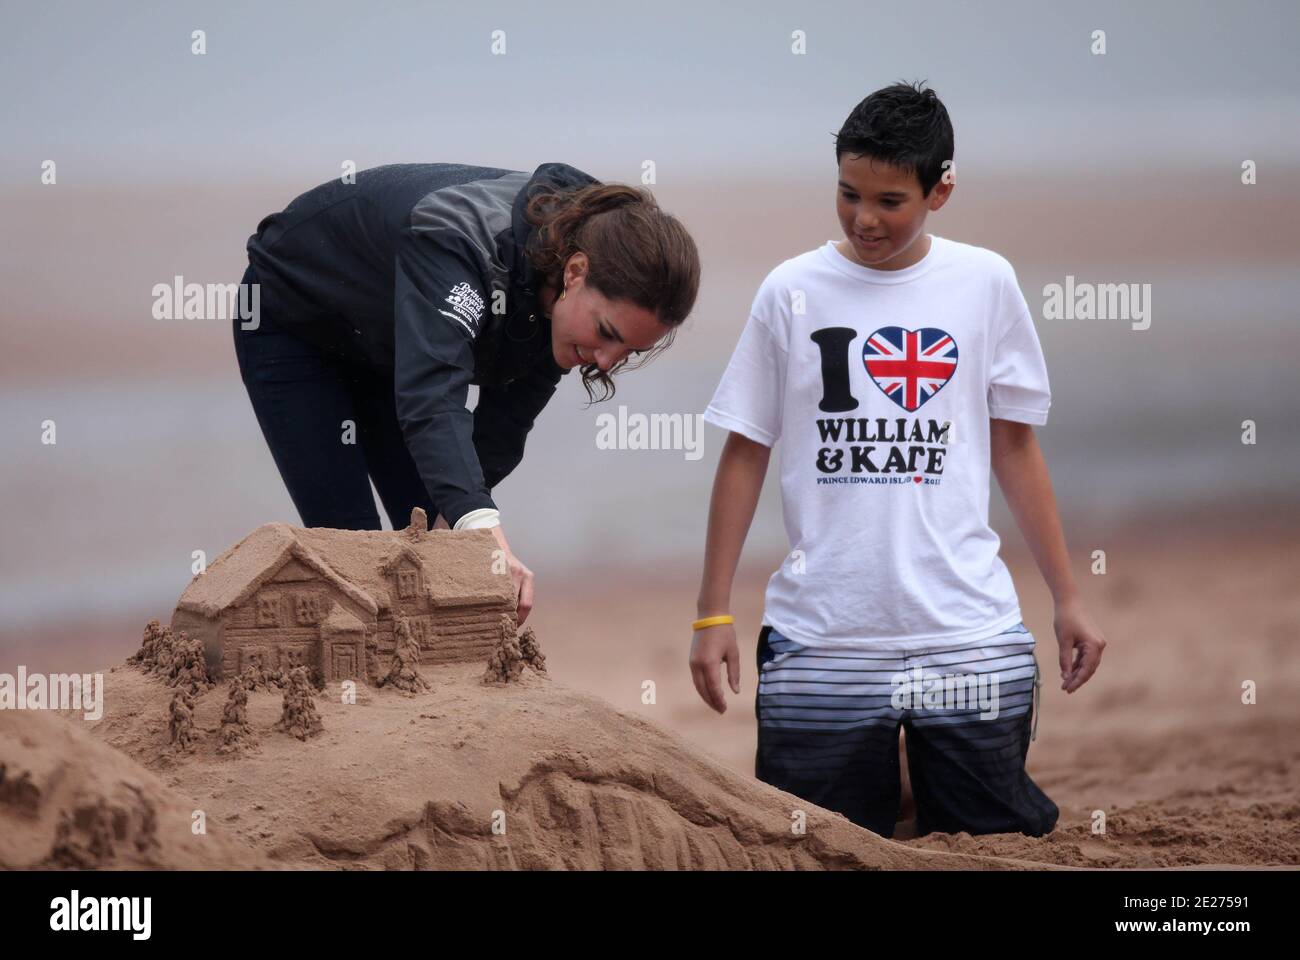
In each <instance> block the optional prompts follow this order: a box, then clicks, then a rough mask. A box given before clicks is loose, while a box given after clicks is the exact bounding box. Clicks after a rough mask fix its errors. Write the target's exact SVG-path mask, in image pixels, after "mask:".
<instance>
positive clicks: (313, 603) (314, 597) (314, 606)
mask: <svg viewBox="0 0 1300 960" xmlns="http://www.w3.org/2000/svg"><path fill="white" fill-rule="evenodd" d="M320 608H321V602H320V596H319V595H318V594H315V593H312V594H308V595H307V596H303V597H298V598H297V610H298V622H299V623H303V624H312V623H318V622H319V621H320V615H321V610H320Z"/></svg>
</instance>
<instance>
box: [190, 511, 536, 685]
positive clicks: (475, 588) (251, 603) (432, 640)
mask: <svg viewBox="0 0 1300 960" xmlns="http://www.w3.org/2000/svg"><path fill="white" fill-rule="evenodd" d="M503 616H505V617H508V618H509V619H510V620H511V622H512V623H513V621H514V618H515V590H514V585H513V582H512V580H511V577H510V574H509V570H508V568H507V566H506V564H505V563H503V562H501V557H500V550H499V548H498V544H497V541H496V538H495V537H493V536H492V534H491V532H490V531H488V530H430V529H429V523H428V516H427V515H426V513H425V512H424V510H422V509H420V508H419V507H417V508H415V509H414V510H412V511H411V522H410V525H409V526H407V527H406V528H405V529H403V530H396V531H383V530H331V529H323V528H304V527H293V526H290V525H289V524H286V523H268V524H265V525H263V526H261V527H258V528H257V529H256V530H254V531H253V532H252V533H250V534H249V535H248V536H247V537H245V538H244V539H243V540H241V541H240V542H239V543H237V544H235V545H234V546H233V547H231V548H230V549H229V550H227V551H225V552H224V553H223V554H221V555H220V556H219V557H217V558H216V559H215V560H213V561H212V563H211V564H210V565H209V566H208V568H207V570H206V571H204V572H203V573H201V574H198V575H197V576H195V577H194V579H193V580H191V581H190V584H189V586H188V587H186V589H185V592H184V593H183V594H182V595H181V598H180V601H179V603H177V605H176V611H175V613H174V614H173V615H172V620H171V630H172V632H173V633H175V634H176V635H180V634H182V632H183V633H184V634H186V635H188V637H189V638H191V640H197V641H198V643H199V644H200V645H201V648H202V651H203V656H204V659H205V661H206V668H207V670H206V672H207V676H206V677H205V678H204V679H205V680H210V681H215V680H219V679H227V678H230V677H233V676H238V675H241V674H243V673H244V671H245V669H246V668H249V667H252V668H253V670H254V671H255V672H256V673H257V674H258V675H259V676H267V675H269V676H276V675H280V674H288V673H289V672H291V671H292V670H293V669H294V668H296V667H299V666H302V667H306V668H307V669H308V671H309V672H310V673H311V674H312V675H313V678H314V679H316V680H317V681H318V682H319V683H330V682H334V681H340V680H349V679H355V680H361V681H365V682H367V683H370V684H372V685H375V686H378V685H379V683H380V681H381V679H382V678H386V677H387V676H389V674H390V672H391V669H392V667H393V662H394V660H395V659H396V657H397V646H398V643H399V641H400V640H401V639H402V638H401V637H400V636H399V635H398V632H397V624H398V623H399V622H400V621H402V620H403V619H404V620H405V621H406V623H407V625H408V627H409V632H410V637H411V640H412V641H413V642H414V644H416V645H418V648H419V663H421V664H436V663H456V662H473V661H479V662H483V663H486V662H487V661H488V660H489V659H490V658H491V656H492V654H493V651H494V650H495V648H496V645H497V641H498V638H499V637H500V620H501V618H502V617H503ZM399 672H401V670H400V668H399ZM186 679H188V676H187V678H186Z"/></svg>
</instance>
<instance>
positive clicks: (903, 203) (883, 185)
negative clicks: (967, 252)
mask: <svg viewBox="0 0 1300 960" xmlns="http://www.w3.org/2000/svg"><path fill="white" fill-rule="evenodd" d="M839 172H840V177H839V184H838V185H837V186H836V193H835V197H836V199H835V209H836V213H837V214H838V215H839V218H840V229H841V230H843V231H844V236H845V237H846V238H847V239H848V242H847V243H844V242H841V243H840V245H839V250H840V252H841V253H843V254H844V255H845V256H846V257H848V258H849V259H851V260H855V261H857V262H858V263H860V264H862V265H863V266H867V267H873V268H875V269H877V270H901V269H903V268H904V267H910V266H911V265H912V264H914V263H917V262H918V261H920V260H921V258H922V257H924V256H925V255H926V253H928V252H929V247H928V244H926V243H924V242H922V243H918V242H917V241H918V240H920V239H921V238H922V237H923V234H924V230H925V218H926V216H927V215H928V214H929V213H930V211H932V210H938V209H939V208H940V207H942V206H943V205H944V204H945V203H947V202H948V197H949V196H950V195H951V194H952V188H953V184H951V183H944V182H943V181H942V180H940V181H939V182H938V183H936V184H935V185H934V187H933V189H931V190H930V195H929V196H928V197H923V196H922V195H921V181H920V180H919V179H918V178H917V176H916V174H915V173H906V172H904V171H902V170H900V169H899V168H898V167H896V166H894V165H893V164H890V163H885V162H884V161H883V160H876V159H873V158H871V157H866V156H857V155H856V154H853V153H845V154H844V155H843V156H842V157H840V168H839Z"/></svg>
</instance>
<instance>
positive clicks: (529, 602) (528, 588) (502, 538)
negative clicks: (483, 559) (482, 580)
mask: <svg viewBox="0 0 1300 960" xmlns="http://www.w3.org/2000/svg"><path fill="white" fill-rule="evenodd" d="M489 529H491V531H492V536H494V537H496V538H497V543H499V544H501V549H502V550H504V551H505V558H506V562H507V563H508V564H509V565H510V579H511V580H512V581H514V585H515V600H516V604H517V611H518V612H517V614H516V620H517V621H518V623H519V625H520V626H523V624H524V621H525V620H527V619H528V614H529V613H530V612H531V611H532V609H533V571H531V570H529V569H528V568H527V567H525V566H524V565H523V564H522V563H520V562H519V558H518V557H516V556H515V555H514V552H513V551H512V550H511V549H510V544H509V543H507V542H506V535H505V531H504V530H502V529H501V524H497V525H496V526H495V527H491V528H489Z"/></svg>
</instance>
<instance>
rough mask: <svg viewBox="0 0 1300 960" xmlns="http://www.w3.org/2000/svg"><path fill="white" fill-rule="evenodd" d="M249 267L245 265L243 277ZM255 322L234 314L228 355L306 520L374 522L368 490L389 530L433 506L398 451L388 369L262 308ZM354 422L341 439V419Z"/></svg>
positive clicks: (348, 525) (369, 525)
mask: <svg viewBox="0 0 1300 960" xmlns="http://www.w3.org/2000/svg"><path fill="white" fill-rule="evenodd" d="M255 280H256V275H255V274H254V273H253V268H252V267H251V266H250V267H249V268H248V270H247V271H246V272H245V273H244V279H243V282H244V283H253V282H255ZM259 314H260V315H259V320H260V323H259V325H258V328H257V329H256V330H242V329H240V323H241V321H240V319H239V317H238V316H236V317H235V320H234V335H235V356H236V357H237V358H238V360H239V372H240V375H241V376H242V377H243V380H244V386H245V387H247V388H248V398H249V399H250V400H251V401H252V402H253V412H254V413H255V414H256V415H257V422H258V423H259V424H260V425H261V427H262V435H263V436H264V437H266V443H267V445H268V446H269V447H270V448H271V456H272V457H273V458H274V459H275V465H276V467H278V468H279V470H280V476H281V478H282V479H283V480H284V485H285V486H286V487H288V489H289V496H290V497H292V498H293V505H294V506H295V507H297V508H298V514H299V516H301V517H302V524H303V526H305V527H333V528H335V529H341V530H379V529H381V526H380V522H379V513H378V511H377V510H376V509H375V498H374V495H373V494H372V493H371V490H370V482H371V481H372V480H373V481H374V484H375V490H376V491H378V493H379V499H380V501H382V503H383V505H384V511H385V512H386V513H387V514H388V519H389V522H390V523H391V524H392V526H393V527H394V529H401V528H402V527H405V526H406V525H407V524H408V523H409V522H410V517H411V509H412V508H413V507H423V508H424V511H425V513H427V514H428V516H429V522H430V523H431V524H432V522H433V520H434V518H435V517H436V516H437V515H438V510H437V508H436V507H435V506H434V504H433V502H432V500H430V498H429V493H428V491H427V490H426V489H425V486H424V482H423V481H422V480H421V479H420V474H419V471H418V470H417V469H416V467H415V462H414V461H413V460H412V459H411V454H410V452H409V451H408V450H407V449H406V441H405V439H403V437H402V429H401V426H400V425H399V424H398V422H397V410H396V405H395V403H394V400H393V380H392V377H391V376H389V377H382V376H378V375H376V374H375V373H374V372H373V371H370V370H366V369H363V368H361V367H360V366H358V365H355V364H353V363H351V362H349V361H348V359H347V358H345V357H336V356H333V355H331V354H328V353H326V352H324V351H322V350H320V349H318V348H317V347H315V346H313V345H312V344H309V343H307V342H306V341H304V340H301V339H299V338H298V337H295V336H294V335H293V334H291V333H288V332H287V331H285V330H283V329H281V328H279V327H277V326H276V324H275V317H274V316H272V315H270V313H269V312H268V311H267V310H266V309H265V306H264V305H263V308H262V309H261V310H260V311H259ZM345 420H350V421H352V423H354V424H355V428H354V430H353V431H352V433H353V434H354V439H355V442H353V443H345V442H344V439H345V427H344V421H345Z"/></svg>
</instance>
